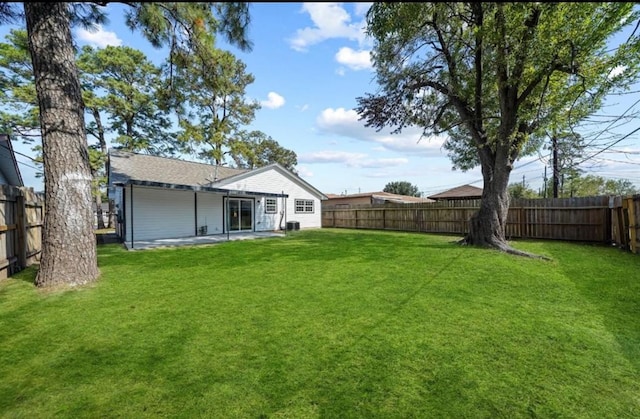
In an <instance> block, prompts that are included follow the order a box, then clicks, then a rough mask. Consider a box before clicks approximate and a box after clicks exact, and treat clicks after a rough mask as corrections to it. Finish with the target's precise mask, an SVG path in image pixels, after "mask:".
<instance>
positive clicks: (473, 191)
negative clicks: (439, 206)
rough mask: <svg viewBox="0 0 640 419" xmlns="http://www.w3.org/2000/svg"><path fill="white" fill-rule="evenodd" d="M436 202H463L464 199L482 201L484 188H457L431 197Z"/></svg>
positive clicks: (466, 186) (468, 186)
mask: <svg viewBox="0 0 640 419" xmlns="http://www.w3.org/2000/svg"><path fill="white" fill-rule="evenodd" d="M429 198H430V199H433V200H434V201H443V200H462V199H480V198H482V188H478V187H477V186H471V185H462V186H457V187H455V188H453V189H449V190H446V191H444V192H440V193H437V194H435V195H431V196H429Z"/></svg>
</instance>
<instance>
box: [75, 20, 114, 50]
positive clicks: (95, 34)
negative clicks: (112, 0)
mask: <svg viewBox="0 0 640 419" xmlns="http://www.w3.org/2000/svg"><path fill="white" fill-rule="evenodd" d="M76 35H77V36H78V39H80V40H81V41H84V42H86V43H87V44H90V45H93V46H96V47H98V48H104V47H106V46H108V45H111V46H114V47H119V46H120V45H122V39H120V38H118V35H116V33H115V32H109V31H105V30H104V29H102V25H96V27H95V30H87V29H82V28H80V29H78V30H77V31H76Z"/></svg>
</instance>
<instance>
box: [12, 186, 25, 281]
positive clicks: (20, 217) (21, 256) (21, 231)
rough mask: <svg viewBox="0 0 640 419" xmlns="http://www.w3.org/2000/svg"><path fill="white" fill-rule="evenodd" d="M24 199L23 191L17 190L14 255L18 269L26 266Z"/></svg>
mask: <svg viewBox="0 0 640 419" xmlns="http://www.w3.org/2000/svg"><path fill="white" fill-rule="evenodd" d="M25 206H26V200H25V196H24V191H23V190H22V189H19V190H18V193H17V195H16V219H15V223H16V249H15V252H16V257H17V258H18V269H24V268H26V267H27V222H26V217H25Z"/></svg>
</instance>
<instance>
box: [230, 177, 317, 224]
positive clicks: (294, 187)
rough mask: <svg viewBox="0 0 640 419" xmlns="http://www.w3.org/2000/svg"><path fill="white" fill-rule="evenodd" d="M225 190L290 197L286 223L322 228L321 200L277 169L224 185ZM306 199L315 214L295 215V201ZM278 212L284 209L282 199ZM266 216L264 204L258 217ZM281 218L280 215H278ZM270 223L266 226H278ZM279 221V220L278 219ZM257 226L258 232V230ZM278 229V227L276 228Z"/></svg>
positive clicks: (273, 221)
mask: <svg viewBox="0 0 640 419" xmlns="http://www.w3.org/2000/svg"><path fill="white" fill-rule="evenodd" d="M224 187H225V188H229V189H237V190H240V191H253V192H270V193H282V192H284V193H285V194H287V195H289V197H288V198H287V199H286V210H285V219H286V221H298V222H299V223H300V228H319V227H321V226H322V211H321V206H320V202H321V201H320V199H319V198H318V197H317V196H316V195H315V194H314V193H312V192H311V191H310V190H308V189H307V188H304V187H303V186H302V185H301V184H299V183H297V182H294V181H292V180H291V179H289V178H288V177H287V176H286V175H284V174H282V173H280V171H278V170H276V169H275V168H273V169H270V170H267V171H265V172H262V173H257V174H255V175H252V176H249V177H246V178H244V179H240V180H238V181H236V182H230V183H224ZM296 199H306V200H313V201H314V202H313V209H314V211H313V214H296V213H295V205H294V204H295V200H296ZM278 201H279V202H278V212H279V211H280V210H281V209H282V205H281V203H282V198H279V199H278ZM258 212H260V213H261V215H264V216H266V215H269V216H272V214H264V202H262V206H260V207H259V208H256V216H257V215H259V214H258ZM277 215H278V216H279V213H278V214H277ZM270 218H274V220H272V221H269V222H268V223H266V224H265V225H275V226H277V221H275V217H270ZM278 220H279V219H278ZM261 225H262V223H261V224H260V226H261ZM257 227H258V226H256V230H258V228H257ZM282 227H286V224H285V221H283V223H282ZM276 228H277V227H276ZM267 229H268V228H262V227H260V230H267Z"/></svg>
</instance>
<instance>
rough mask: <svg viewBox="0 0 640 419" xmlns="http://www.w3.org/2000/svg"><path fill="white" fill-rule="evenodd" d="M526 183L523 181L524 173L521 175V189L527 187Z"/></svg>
mask: <svg viewBox="0 0 640 419" xmlns="http://www.w3.org/2000/svg"><path fill="white" fill-rule="evenodd" d="M526 185H527V184H526V183H525V181H524V175H522V189H524V188H526V187H527V186H526Z"/></svg>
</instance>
